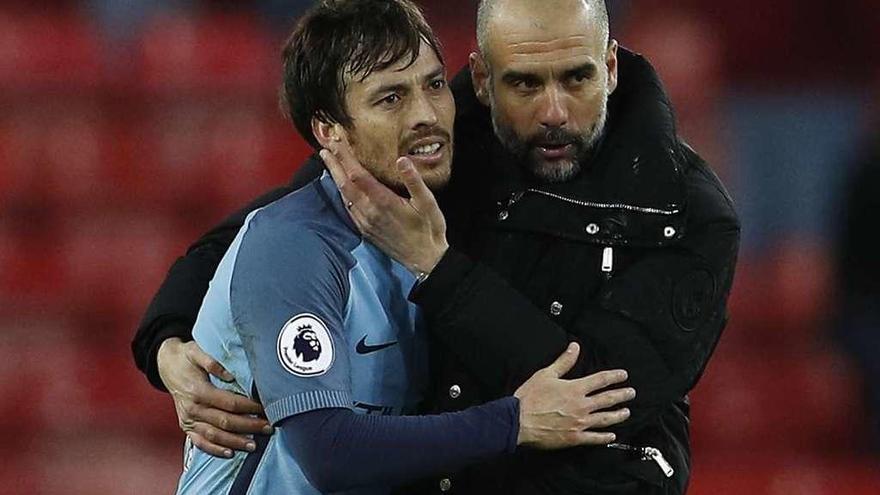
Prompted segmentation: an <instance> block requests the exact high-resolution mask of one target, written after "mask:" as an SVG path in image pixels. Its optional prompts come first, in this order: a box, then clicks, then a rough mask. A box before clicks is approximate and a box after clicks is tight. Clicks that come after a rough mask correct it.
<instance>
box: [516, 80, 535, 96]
mask: <svg viewBox="0 0 880 495" xmlns="http://www.w3.org/2000/svg"><path fill="white" fill-rule="evenodd" d="M512 86H513V88H514V89H515V90H517V91H519V92H521V93H531V92H533V91H535V90H536V89H538V88H539V87H541V81H539V80H537V79H532V78H523V79H515V80H513V81H512Z"/></svg>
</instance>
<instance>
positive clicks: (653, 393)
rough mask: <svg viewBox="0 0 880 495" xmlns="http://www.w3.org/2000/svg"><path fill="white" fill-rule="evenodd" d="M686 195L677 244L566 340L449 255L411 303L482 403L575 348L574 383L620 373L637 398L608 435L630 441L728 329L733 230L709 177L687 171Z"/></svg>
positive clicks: (606, 291) (629, 272) (689, 381)
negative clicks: (476, 384) (479, 391)
mask: <svg viewBox="0 0 880 495" xmlns="http://www.w3.org/2000/svg"><path fill="white" fill-rule="evenodd" d="M688 187H689V211H690V212H691V213H690V217H689V220H688V232H687V235H686V236H685V238H684V239H683V240H682V241H681V242H680V243H679V244H678V245H676V246H675V247H672V248H662V249H656V250H653V252H652V253H650V254H648V255H645V256H643V257H642V258H640V259H639V260H638V261H637V262H635V263H634V264H633V265H631V266H630V267H628V269H626V270H624V271H622V272H620V273H618V274H616V275H615V277H614V278H612V279H611V280H610V281H609V282H608V283H607V284H606V285H605V286H604V288H603V289H602V291H601V293H600V294H599V295H598V297H596V298H595V299H593V300H591V301H588V303H587V307H586V308H585V309H584V310H583V312H582V314H581V315H580V317H579V319H578V320H577V321H576V322H575V323H574V324H573V325H572V326H571V327H570V328H568V330H569V331H568V332H567V331H566V330H565V329H563V328H561V327H560V326H558V325H557V324H556V323H555V322H554V321H552V320H551V319H550V317H549V316H548V315H547V314H546V313H545V312H544V311H542V310H540V309H538V308H536V307H535V306H533V305H532V304H531V302H530V301H529V300H528V299H527V298H526V297H525V296H523V295H521V294H520V293H519V292H517V291H516V290H514V289H513V288H512V287H511V286H510V285H508V284H507V283H506V282H505V281H504V280H503V279H502V278H501V277H500V276H498V275H497V274H495V273H494V272H493V271H492V270H490V269H489V268H487V267H486V266H483V265H481V264H479V263H475V262H473V261H471V260H470V259H468V258H467V257H465V256H464V255H462V254H460V253H457V252H454V251H450V252H449V253H447V255H446V256H445V257H444V258H443V259H442V260H441V262H440V263H439V264H438V266H437V267H436V268H435V270H434V272H432V274H431V277H429V278H428V279H427V280H426V281H425V282H424V283H423V284H422V285H420V286H419V287H417V288H416V290H415V291H413V293H412V294H411V297H412V299H413V300H414V301H415V302H417V303H418V304H419V305H420V306H421V307H422V308H423V310H424V311H425V314H426V316H427V318H428V322H429V325H428V327H429V328H430V331H431V333H432V335H433V337H434V338H435V339H436V340H437V341H438V342H439V343H441V344H443V345H444V346H445V347H446V348H447V349H448V350H449V351H450V352H454V353H455V354H456V355H457V357H458V358H459V359H460V361H461V362H462V363H463V366H465V367H466V368H467V371H469V372H470V373H471V374H472V375H473V376H474V377H475V378H476V379H478V380H480V381H481V385H482V386H483V390H484V392H485V393H486V394H488V396H489V397H496V396H501V395H504V394H508V393H511V392H512V391H513V390H514V389H515V388H516V387H518V386H519V384H521V383H522V382H523V381H524V380H526V379H527V378H528V377H529V376H530V375H531V374H532V373H534V372H535V371H537V370H538V369H540V368H542V367H544V366H546V365H548V364H550V363H551V362H552V361H553V360H554V359H555V358H556V357H557V356H558V355H559V354H560V353H562V351H563V350H564V349H565V347H566V345H567V344H568V342H569V341H571V340H576V341H578V342H580V343H581V348H582V350H581V355H580V357H579V362H578V364H577V365H576V368H575V370H573V371H572V373H571V375H572V376H583V375H586V374H589V373H592V372H595V371H598V370H601V369H609V368H624V369H626V370H627V371H628V372H629V377H630V378H629V381H628V384H629V385H631V386H633V387H635V388H636V390H637V394H638V395H637V398H636V399H635V401H633V402H632V403H631V404H630V408H631V410H632V416H631V417H630V419H629V420H628V421H626V422H624V423H623V424H622V425H620V426H619V427H617V428H612V430H613V431H615V432H616V433H618V435H619V436H621V435H624V436H625V435H627V434H629V433H634V432H636V431H637V430H638V429H639V428H640V427H641V426H643V425H645V424H646V423H647V422H649V421H651V420H653V419H654V418H656V415H657V414H658V413H659V412H660V411H661V410H662V409H663V408H664V407H665V406H666V405H668V404H670V403H671V402H672V401H674V400H676V399H680V398H682V397H683V396H684V395H685V394H686V393H687V392H688V391H689V390H690V389H691V388H692V387H693V385H694V384H695V383H696V381H697V379H698V378H699V376H700V374H701V373H702V371H703V368H704V366H705V364H706V363H707V361H708V359H709V356H710V355H711V353H712V351H713V350H714V346H715V344H716V342H717V340H718V337H719V336H720V333H721V330H722V328H723V326H724V324H725V322H726V303H727V297H728V294H729V292H730V288H731V283H732V279H733V270H734V266H735V264H736V255H737V250H738V246H739V223H738V220H737V217H736V214H735V213H734V210H733V206H732V203H731V201H730V199H729V197H728V196H727V194H726V192H725V191H724V190H723V188H722V187H721V185H720V183H719V182H718V180H717V178H715V177H714V175H713V174H712V173H711V172H710V171H709V170H708V169H706V168H702V167H695V168H693V169H691V170H690V172H689V177H688ZM486 356H493V357H494V358H493V359H491V360H488V359H486Z"/></svg>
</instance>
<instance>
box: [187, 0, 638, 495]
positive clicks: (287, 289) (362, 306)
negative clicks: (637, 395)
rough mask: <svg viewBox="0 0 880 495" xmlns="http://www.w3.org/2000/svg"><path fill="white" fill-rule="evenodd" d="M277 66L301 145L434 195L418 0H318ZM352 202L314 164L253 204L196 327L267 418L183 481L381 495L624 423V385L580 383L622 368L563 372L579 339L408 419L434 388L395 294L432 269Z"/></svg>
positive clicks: (432, 66)
mask: <svg viewBox="0 0 880 495" xmlns="http://www.w3.org/2000/svg"><path fill="white" fill-rule="evenodd" d="M284 73H285V80H284V84H285V88H284V94H287V95H296V96H295V97H293V98H287V99H286V101H285V102H284V103H285V105H286V107H287V108H288V110H289V112H290V117H291V119H292V120H293V122H294V124H295V125H296V127H297V129H298V130H299V132H300V133H301V134H302V135H303V136H304V137H305V138H306V139H307V140H309V142H310V143H311V144H312V145H313V146H315V147H316V148H320V147H327V146H328V145H329V144H330V143H331V142H336V141H342V140H345V141H347V142H350V143H351V147H352V150H353V151H354V153H355V154H356V155H357V158H358V159H359V160H360V162H361V163H363V164H364V167H365V168H366V169H367V170H368V171H369V173H370V174H372V175H373V176H375V177H376V178H378V179H379V180H380V182H382V183H383V184H385V185H387V186H389V187H391V188H393V189H395V190H397V191H399V192H401V193H405V194H406V195H407V196H408V199H407V202H408V204H409V205H410V206H411V207H413V208H416V209H420V208H424V209H425V210H426V211H427V210H428V209H433V210H436V206H435V205H433V203H431V204H428V203H426V202H433V201H434V200H433V196H432V195H431V194H430V192H429V190H428V189H427V188H428V187H430V188H439V187H441V186H443V185H444V184H445V183H446V181H447V180H448V178H449V173H450V166H451V162H452V132H451V129H452V123H453V119H454V114H455V108H454V103H453V100H452V95H451V92H450V91H449V88H448V87H447V83H446V79H445V67H444V65H443V62H442V57H441V55H440V51H439V47H438V43H437V40H436V38H435V37H434V34H433V33H432V32H431V30H430V28H429V27H428V25H427V24H426V23H425V21H424V19H423V17H422V15H421V13H420V12H419V10H418V9H417V8H416V7H415V6H413V5H412V4H410V3H409V2H407V1H406V0H336V1H331V0H327V1H324V2H321V3H319V4H318V5H317V6H315V7H313V8H312V9H311V10H309V11H308V12H307V13H306V14H305V15H304V16H303V17H302V18H301V19H300V21H299V23H298V24H297V27H296V29H295V30H294V32H293V34H292V35H291V37H290V39H289V40H288V42H287V44H286V45H285V49H284ZM399 156H403V157H404V158H401V159H399V160H395V159H396V158H397V157H399ZM387 163H394V164H395V165H394V166H393V167H391V168H389V167H387V166H385V165H382V164H387ZM347 207H348V208H350V207H351V204H348V205H346V204H344V203H343V200H342V199H341V196H340V194H339V191H338V189H337V187H336V185H335V183H334V182H333V180H332V178H331V177H330V176H329V175H328V174H327V173H325V174H324V175H323V176H322V177H321V178H319V179H317V180H315V181H313V182H311V183H309V184H308V185H306V186H305V187H303V188H302V189H300V190H298V191H296V192H294V193H291V194H289V195H287V196H285V197H283V198H281V199H279V200H278V201H275V202H274V203H271V204H269V205H267V206H265V207H263V208H261V209H259V210H256V211H254V212H253V213H251V214H250V215H249V216H248V217H247V220H246V221H245V223H244V226H243V227H242V229H241V230H240V231H239V233H238V235H237V236H236V238H235V240H234V241H233V243H232V245H231V247H230V249H229V251H228V252H227V253H226V255H225V256H224V258H223V259H222V261H221V262H220V265H219V267H218V269H217V272H216V274H215V276H214V278H213V280H212V281H211V284H210V288H209V290H208V293H207V295H206V296H205V299H204V301H203V303H202V307H201V310H200V312H199V316H198V319H197V321H196V324H195V327H194V330H193V336H194V338H195V340H196V342H197V343H198V345H199V346H201V347H202V348H203V349H204V350H205V352H206V353H207V354H209V355H210V356H211V357H213V358H214V359H216V360H217V361H218V362H219V363H221V364H222V365H223V366H224V368H225V369H226V370H228V371H229V373H230V374H231V375H232V376H233V377H234V380H233V381H231V382H223V381H220V380H214V384H215V385H216V386H218V387H221V388H224V389H226V390H230V391H232V392H235V393H238V394H241V395H244V396H247V397H249V398H252V399H255V400H259V401H260V402H261V403H262V405H263V407H264V409H265V412H266V417H267V419H268V420H269V421H270V422H271V423H272V424H273V425H275V426H276V427H277V433H276V434H275V435H272V436H256V437H255V438H254V448H253V451H252V452H249V453H244V452H241V453H237V454H235V455H233V456H232V457H231V458H220V457H213V456H211V455H209V454H208V453H206V452H203V451H201V450H199V449H197V448H189V449H188V452H187V455H186V461H185V470H184V473H183V475H182V477H181V479H180V483H179V485H178V493H181V494H208V493H211V494H213V493H223V494H227V493H229V494H239V493H241V494H244V493H295V494H313V493H321V492H338V491H346V493H357V494H367V493H369V494H373V493H388V492H389V491H390V490H391V488H392V487H393V486H395V485H398V484H401V483H405V482H407V481H410V480H413V479H416V478H419V477H422V476H425V475H428V474H432V473H436V472H441V471H446V470H453V469H457V468H460V467H462V466H464V465H467V464H471V463H476V462H480V461H485V460H487V459H490V458H492V457H496V456H500V455H504V454H505V453H510V452H513V451H514V450H515V449H516V447H517V446H518V445H525V446H530V447H535V448H562V447H569V446H574V445H583V444H602V443H607V442H609V441H612V440H613V435H611V434H607V433H597V432H592V431H587V430H588V429H591V428H604V427H606V426H610V425H612V424H616V423H618V422H620V421H622V420H624V419H625V418H626V417H627V415H628V411H627V410H625V409H618V410H614V411H609V410H608V409H610V408H611V407H616V406H617V404H619V403H620V402H623V401H625V400H629V399H631V398H632V396H633V394H634V392H633V391H632V390H631V389H619V390H610V391H605V392H601V393H597V394H594V395H592V396H590V397H589V398H588V397H586V395H587V394H590V393H592V392H594V391H597V390H600V389H603V388H606V387H608V386H610V385H612V384H614V383H619V382H620V381H622V380H624V379H625V377H626V374H625V373H624V372H623V371H620V370H618V371H608V372H602V373H597V374H595V375H591V376H588V377H585V378H581V379H578V380H563V379H562V378H561V377H562V376H563V375H564V374H565V373H566V372H567V371H568V370H569V369H570V368H571V366H572V365H573V364H574V362H575V359H576V357H577V353H578V349H577V346H576V345H573V346H571V347H570V348H569V349H568V351H566V353H564V354H563V355H562V356H560V358H559V359H558V360H557V361H556V362H555V363H553V364H552V365H551V366H550V367H548V368H545V369H544V370H541V371H539V372H538V373H536V374H535V375H534V376H533V377H532V378H530V379H529V380H528V381H527V382H526V383H524V384H523V385H522V386H521V387H520V388H519V389H518V390H517V391H516V393H515V394H514V396H512V397H506V398H502V399H499V400H496V401H493V402H489V403H487V404H484V405H480V406H476V407H472V408H470V409H467V410H465V411H461V412H457V413H449V414H444V415H433V416H406V414H408V413H413V412H415V410H416V408H417V405H418V404H419V402H420V401H421V400H422V399H423V397H424V395H425V394H426V392H427V386H428V354H427V342H426V337H425V335H424V333H423V331H422V328H421V325H422V323H421V318H420V315H419V311H418V309H417V307H416V306H415V305H414V304H412V303H410V302H408V301H407V298H406V296H407V294H408V293H409V292H410V290H411V289H412V287H413V286H414V284H416V283H418V282H419V281H420V280H423V279H424V275H423V274H424V273H428V272H430V270H431V268H433V267H432V266H421V265H420V264H419V262H418V261H416V262H415V263H413V265H412V266H407V267H404V266H403V265H400V264H398V263H397V262H395V261H393V260H392V258H390V257H388V256H387V255H385V254H384V253H383V252H382V251H380V250H379V249H378V248H376V247H375V246H373V245H372V244H370V243H369V242H366V241H365V240H364V239H363V238H362V237H361V236H360V234H359V233H358V230H357V228H356V227H355V225H354V224H353V223H352V221H351V219H350V217H349V212H348V211H346V208H347ZM429 207H432V208H429ZM441 220H442V218H441ZM436 254H437V253H426V257H436Z"/></svg>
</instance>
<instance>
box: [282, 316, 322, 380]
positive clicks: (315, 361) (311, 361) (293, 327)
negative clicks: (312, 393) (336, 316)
mask: <svg viewBox="0 0 880 495" xmlns="http://www.w3.org/2000/svg"><path fill="white" fill-rule="evenodd" d="M278 360H279V361H281V365H282V366H284V369H286V370H287V371H289V372H291V373H293V374H294V375H297V376H318V375H322V374H324V373H325V372H326V371H327V370H329V369H330V367H331V366H333V338H332V337H331V336H330V331H329V330H327V325H326V324H324V322H323V321H321V318H320V317H318V316H315V315H313V314H311V313H301V314H299V315H297V316H294V317H293V318H291V319H290V320H288V321H287V323H285V324H284V327H283V328H282V329H281V332H280V333H279V334H278Z"/></svg>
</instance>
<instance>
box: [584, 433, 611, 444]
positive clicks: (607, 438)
mask: <svg viewBox="0 0 880 495" xmlns="http://www.w3.org/2000/svg"><path fill="white" fill-rule="evenodd" d="M616 438H617V437H616V436H615V435H614V433H597V432H594V431H583V432H580V433H578V436H577V445H606V444H609V443H611V442H613V441H614V440H615V439H616Z"/></svg>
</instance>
